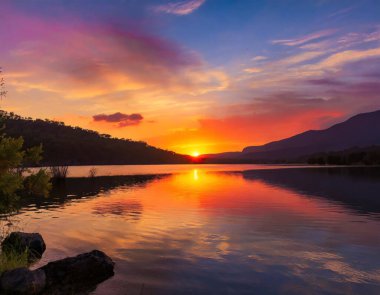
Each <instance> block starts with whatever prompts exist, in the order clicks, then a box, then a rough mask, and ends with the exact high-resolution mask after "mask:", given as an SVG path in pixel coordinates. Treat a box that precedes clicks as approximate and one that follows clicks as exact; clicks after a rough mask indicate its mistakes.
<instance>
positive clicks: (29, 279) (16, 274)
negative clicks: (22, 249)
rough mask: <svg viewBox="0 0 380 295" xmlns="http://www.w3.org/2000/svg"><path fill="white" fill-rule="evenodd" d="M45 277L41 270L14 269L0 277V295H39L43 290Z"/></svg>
mask: <svg viewBox="0 0 380 295" xmlns="http://www.w3.org/2000/svg"><path fill="white" fill-rule="evenodd" d="M45 283H46V275H45V272H44V271H43V270H41V269H37V270H34V271H32V270H29V269H27V268H24V267H23V268H16V269H13V270H9V271H6V272H4V273H3V274H2V276H1V277H0V289H1V294H14V295H16V294H23V295H24V294H25V295H32V294H39V293H41V291H42V290H43V289H44V288H45Z"/></svg>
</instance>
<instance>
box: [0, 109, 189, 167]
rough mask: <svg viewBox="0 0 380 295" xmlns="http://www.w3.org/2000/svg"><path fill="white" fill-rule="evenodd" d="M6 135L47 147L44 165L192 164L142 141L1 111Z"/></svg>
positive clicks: (180, 156) (26, 144)
mask: <svg viewBox="0 0 380 295" xmlns="http://www.w3.org/2000/svg"><path fill="white" fill-rule="evenodd" d="M0 112H1V114H2V117H3V118H4V121H5V122H4V123H5V130H4V132H5V133H6V134H7V135H8V136H11V137H19V136H22V137H23V138H24V146H25V147H26V148H28V147H31V146H35V145H39V144H41V143H42V145H43V150H44V154H43V162H42V163H41V164H42V165H118V164H180V163H189V162H190V159H189V157H188V156H184V155H179V154H176V153H174V152H171V151H167V150H163V149H159V148H156V147H153V146H150V145H148V144H147V143H145V142H141V141H132V140H129V139H120V138H113V137H111V136H110V135H108V134H99V133H97V132H96V131H92V130H85V129H82V128H79V127H71V126H66V125H65V124H64V123H63V122H56V121H50V120H40V119H36V120H32V119H31V118H23V117H20V116H18V115H15V114H13V113H6V112H4V111H0Z"/></svg>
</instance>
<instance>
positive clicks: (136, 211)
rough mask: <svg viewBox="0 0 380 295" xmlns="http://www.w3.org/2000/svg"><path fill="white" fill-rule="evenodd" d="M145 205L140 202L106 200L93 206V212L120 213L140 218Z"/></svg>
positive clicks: (126, 216) (128, 217) (135, 218)
mask: <svg viewBox="0 0 380 295" xmlns="http://www.w3.org/2000/svg"><path fill="white" fill-rule="evenodd" d="M142 210H143V207H142V205H141V204H140V203H139V202H136V201H132V200H123V201H119V202H118V201H115V202H104V203H102V204H98V205H96V206H95V207H94V208H93V213H94V214H98V215H107V214H112V215H119V216H123V217H125V218H127V219H132V220H139V219H140V216H141V213H142Z"/></svg>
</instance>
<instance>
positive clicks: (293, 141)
mask: <svg viewBox="0 0 380 295" xmlns="http://www.w3.org/2000/svg"><path fill="white" fill-rule="evenodd" d="M376 145H380V110H379V111H375V112H371V113H364V114H359V115H356V116H354V117H352V118H350V119H348V120H347V121H345V122H343V123H339V124H336V125H333V126H332V127H330V128H328V129H324V130H309V131H306V132H304V133H301V134H298V135H295V136H292V137H289V138H286V139H283V140H279V141H274V142H270V143H267V144H265V145H261V146H249V147H246V148H244V149H243V151H242V152H240V153H223V154H220V155H218V154H216V155H208V156H207V157H206V159H208V160H212V159H214V160H219V161H227V159H230V160H234V161H237V162H245V161H258V162H265V161H270V162H272V161H294V160H297V159H302V158H305V157H307V156H308V155H311V154H316V153H323V152H332V151H341V150H345V149H350V148H353V147H369V146H376Z"/></svg>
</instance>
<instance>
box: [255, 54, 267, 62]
mask: <svg viewBox="0 0 380 295" xmlns="http://www.w3.org/2000/svg"><path fill="white" fill-rule="evenodd" d="M266 59H267V57H266V56H263V55H257V56H255V57H253V58H252V59H251V60H252V61H262V60H266Z"/></svg>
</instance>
